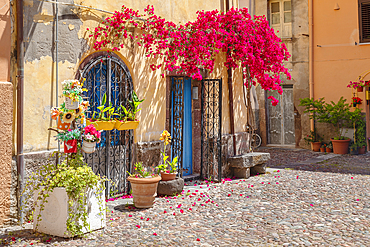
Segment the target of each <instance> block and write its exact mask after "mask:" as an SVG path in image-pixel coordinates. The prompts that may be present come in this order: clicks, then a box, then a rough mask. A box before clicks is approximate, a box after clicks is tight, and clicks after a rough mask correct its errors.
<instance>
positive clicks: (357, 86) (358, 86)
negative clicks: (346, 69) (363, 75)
mask: <svg viewBox="0 0 370 247" xmlns="http://www.w3.org/2000/svg"><path fill="white" fill-rule="evenodd" d="M368 86H370V81H363V80H360V81H350V82H349V83H348V85H347V87H348V88H353V89H355V90H357V92H363V89H364V87H368Z"/></svg>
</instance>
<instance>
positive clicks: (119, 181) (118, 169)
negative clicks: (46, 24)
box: [76, 52, 133, 197]
mask: <svg viewBox="0 0 370 247" xmlns="http://www.w3.org/2000/svg"><path fill="white" fill-rule="evenodd" d="M76 77H77V78H78V79H80V78H86V82H85V85H84V86H85V87H86V88H87V90H88V91H87V92H84V97H85V98H86V100H88V101H89V102H90V109H89V112H88V113H87V117H91V116H92V114H93V112H94V111H97V107H98V106H99V105H100V103H101V100H102V98H103V96H104V94H106V95H107V103H106V105H109V104H110V103H111V104H112V106H113V107H114V108H115V111H116V112H120V111H121V107H120V106H121V105H123V106H125V107H127V106H128V100H130V99H131V97H132V96H131V94H132V91H133V84H132V77H131V74H130V71H129V69H128V67H127V65H126V64H125V63H124V62H123V61H122V60H121V59H120V58H119V57H118V56H117V55H115V54H113V53H108V52H98V53H94V54H92V55H91V56H89V57H87V58H86V59H85V60H84V61H83V62H82V63H81V65H80V67H79V71H78V73H77V75H76ZM101 136H102V140H101V142H100V143H99V144H97V150H96V151H95V152H94V153H92V154H86V155H85V160H86V162H87V163H88V164H89V165H90V166H91V167H92V168H93V171H94V172H95V173H97V174H100V175H104V176H106V177H107V178H108V179H110V180H111V181H113V183H107V184H106V188H107V189H106V195H107V196H108V197H113V196H116V195H120V194H126V193H128V192H129V187H128V182H127V180H126V178H127V171H129V172H131V167H132V160H133V157H132V156H133V155H132V147H133V130H127V131H119V130H116V129H114V130H111V131H103V132H102V135H101Z"/></svg>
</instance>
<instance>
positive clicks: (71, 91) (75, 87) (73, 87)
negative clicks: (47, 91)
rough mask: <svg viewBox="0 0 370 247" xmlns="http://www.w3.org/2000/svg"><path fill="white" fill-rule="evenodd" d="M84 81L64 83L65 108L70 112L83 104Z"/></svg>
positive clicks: (66, 81) (67, 81)
mask: <svg viewBox="0 0 370 247" xmlns="http://www.w3.org/2000/svg"><path fill="white" fill-rule="evenodd" d="M82 87H83V81H82V82H80V81H79V80H65V81H63V82H62V89H63V95H64V96H65V108H66V109H68V110H75V109H77V108H78V107H79V105H80V103H81V102H82V96H81V95H82V92H83V91H86V89H83V88H82Z"/></svg>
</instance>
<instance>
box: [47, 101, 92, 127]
mask: <svg viewBox="0 0 370 247" xmlns="http://www.w3.org/2000/svg"><path fill="white" fill-rule="evenodd" d="M88 107H89V102H88V101H83V102H82V103H81V104H80V105H79V106H78V108H77V109H74V110H69V109H67V108H66V107H65V103H62V104H61V106H60V107H53V108H51V111H50V112H51V118H52V119H53V120H57V118H58V117H60V118H61V119H62V121H63V122H64V123H72V122H73V120H75V119H81V120H82V119H84V118H85V112H86V110H87V109H88Z"/></svg>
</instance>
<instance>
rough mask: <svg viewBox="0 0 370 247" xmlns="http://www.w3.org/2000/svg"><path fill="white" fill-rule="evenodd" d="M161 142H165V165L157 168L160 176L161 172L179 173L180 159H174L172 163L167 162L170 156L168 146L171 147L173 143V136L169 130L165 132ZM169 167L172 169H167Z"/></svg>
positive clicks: (163, 153) (163, 154)
mask: <svg viewBox="0 0 370 247" xmlns="http://www.w3.org/2000/svg"><path fill="white" fill-rule="evenodd" d="M159 140H161V141H163V142H164V148H163V152H161V153H162V156H163V164H160V165H159V166H157V167H156V168H158V174H159V173H160V172H166V173H175V172H176V171H177V162H178V157H177V156H176V157H175V158H173V160H172V162H170V161H168V160H167V159H168V158H169V156H167V155H166V146H167V145H169V144H170V142H171V134H170V133H169V132H168V131H167V130H164V131H163V132H162V134H161V137H160V138H159ZM168 166H170V169H167V167H168Z"/></svg>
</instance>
